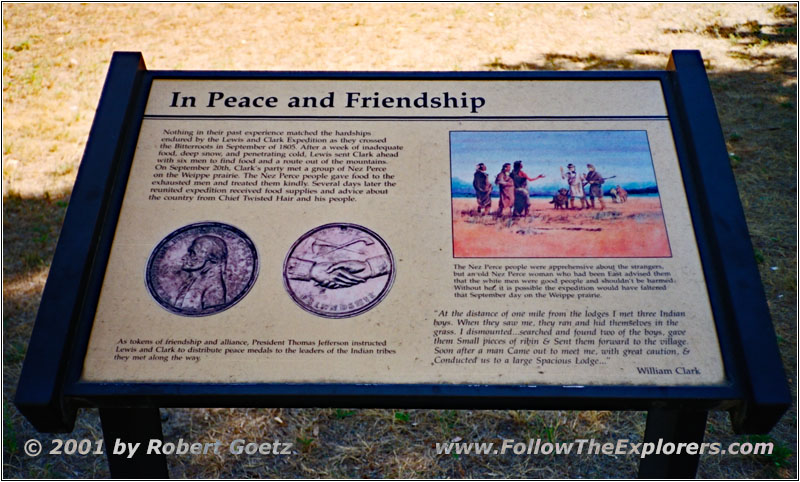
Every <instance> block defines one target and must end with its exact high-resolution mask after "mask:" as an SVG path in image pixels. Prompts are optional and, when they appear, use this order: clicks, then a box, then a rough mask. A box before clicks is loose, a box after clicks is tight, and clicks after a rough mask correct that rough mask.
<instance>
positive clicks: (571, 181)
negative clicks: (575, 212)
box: [560, 163, 586, 209]
mask: <svg viewBox="0 0 800 482" xmlns="http://www.w3.org/2000/svg"><path fill="white" fill-rule="evenodd" d="M560 169H561V179H566V181H567V186H568V187H567V189H569V208H570V209H575V198H578V199H580V200H581V209H584V208H586V193H584V192H583V181H582V179H581V176H579V175H578V172H577V171H575V165H574V164H572V163H570V164H567V172H564V168H563V167H562V168H560Z"/></svg>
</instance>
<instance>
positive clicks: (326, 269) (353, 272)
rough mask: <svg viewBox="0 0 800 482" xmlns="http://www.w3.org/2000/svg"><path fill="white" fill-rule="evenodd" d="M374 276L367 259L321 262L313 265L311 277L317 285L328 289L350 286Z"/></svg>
mask: <svg viewBox="0 0 800 482" xmlns="http://www.w3.org/2000/svg"><path fill="white" fill-rule="evenodd" d="M372 277H373V276H372V270H371V269H370V267H369V264H368V263H367V262H366V261H358V260H347V261H339V262H337V263H332V262H321V263H314V266H312V267H311V279H312V280H314V282H315V284H316V285H317V286H322V287H323V288H328V289H337V288H349V287H350V286H354V285H357V284H359V283H363V282H365V281H367V280H368V279H370V278H372Z"/></svg>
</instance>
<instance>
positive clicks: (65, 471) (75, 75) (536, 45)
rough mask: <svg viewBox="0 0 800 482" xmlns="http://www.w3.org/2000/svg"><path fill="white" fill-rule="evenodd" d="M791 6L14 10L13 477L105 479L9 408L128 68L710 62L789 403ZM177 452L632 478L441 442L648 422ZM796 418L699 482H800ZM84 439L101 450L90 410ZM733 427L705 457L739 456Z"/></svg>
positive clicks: (629, 472) (537, 417)
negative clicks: (35, 442)
mask: <svg viewBox="0 0 800 482" xmlns="http://www.w3.org/2000/svg"><path fill="white" fill-rule="evenodd" d="M796 15H797V14H796V6H795V5H794V4H783V5H782V4H701V5H698V4H665V5H655V4H627V5H615V4H594V5H582V4H555V5H547V4H532V5H515V4H500V5H494V4H470V5H461V4H413V5H404V4H358V5H347V4H338V5H329V4H310V5H309V4H305V5H288V4H287V5H268V4H266V5H265V4H238V5H226V4H198V5H192V4H153V5H141V4H140V5H116V4H90V5H79V4H68V5H44V4H3V114H4V121H5V122H4V123H3V127H4V129H3V154H2V155H3V158H2V159H3V200H4V203H3V215H4V218H3V227H4V240H3V265H4V266H3V281H4V286H3V327H4V336H3V348H4V360H3V373H4V380H3V419H4V420H3V421H4V424H3V441H4V447H3V462H4V467H3V475H4V476H5V477H30V478H44V477H106V476H108V469H107V465H106V462H105V458H104V457H97V456H94V457H77V456H73V457H60V458H59V457H52V456H43V457H39V458H37V459H33V460H31V459H28V458H27V457H25V456H24V454H22V451H21V447H22V443H23V442H24V441H25V440H27V439H29V438H34V437H39V438H42V439H43V438H44V437H43V436H41V435H39V434H37V433H36V432H35V431H34V430H33V429H32V427H31V426H30V424H28V423H27V422H26V421H25V420H24V419H23V418H22V417H21V415H20V414H19V413H18V412H17V411H16V409H15V408H14V406H13V404H12V402H11V400H12V398H13V393H14V390H15V386H16V383H17V379H18V376H19V371H20V367H21V363H22V359H23V357H24V353H25V348H26V344H27V340H28V337H29V335H30V331H31V327H32V324H33V319H34V316H35V311H36V307H37V305H38V302H39V297H40V293H41V290H42V287H43V284H44V280H45V278H46V275H47V270H48V267H49V264H50V261H51V259H52V253H53V249H54V246H55V242H56V238H57V233H58V230H59V226H60V223H61V219H62V218H63V213H64V208H65V206H66V203H67V202H68V200H69V192H70V188H71V186H72V184H73V182H74V179H75V175H76V171H77V166H78V163H79V161H80V156H81V153H82V151H83V147H84V144H85V141H86V136H87V134H88V130H89V126H90V123H91V120H92V117H93V114H94V109H95V107H96V104H97V100H98V97H99V93H100V88H101V86H102V82H103V79H104V75H105V70H106V68H107V66H108V62H109V60H110V58H111V54H112V52H113V51H115V50H138V51H142V52H143V53H144V57H145V59H146V61H147V63H148V67H149V68H151V69H202V70H206V69H246V70H423V71H424V70H492V69H508V70H528V69H570V70H582V69H662V68H663V67H664V65H665V64H666V60H667V57H668V54H669V50H671V49H681V48H691V49H694V48H696V49H700V50H701V51H702V52H703V56H704V58H705V59H706V61H707V67H708V68H709V74H710V77H711V83H712V89H713V90H714V95H715V98H716V100H717V108H718V111H719V113H720V117H721V120H722V125H723V128H724V130H725V135H726V139H727V141H728V148H729V151H730V152H731V164H732V166H733V168H734V173H735V175H736V180H737V183H738V185H739V189H740V195H741V197H742V201H743V204H744V208H745V214H746V216H747V220H748V223H749V226H750V231H751V236H752V240H753V244H754V246H755V249H756V257H757V259H758V260H759V267H760V268H761V277H762V281H763V284H764V287H765V290H766V294H767V298H768V300H769V305H770V310H771V313H772V316H773V321H774V323H775V325H776V331H777V333H778V336H779V338H778V340H779V345H780V349H781V353H782V355H783V358H784V363H785V365H786V367H787V371H788V376H789V379H790V381H791V385H792V387H793V388H792V389H793V393H795V394H796V376H797V369H796V365H797V358H796V351H797V330H796V320H797V311H796V300H797V285H796V273H797V256H796V254H797V239H796V228H797V225H796V210H797V205H796V194H797V185H796V175H797V159H796V152H797V144H796V138H797V132H796V125H797V116H796V112H797V106H796V103H795V101H796V96H797V71H796V63H797V42H796V37H797V21H796ZM162 413H163V414H164V417H165V422H164V430H165V435H166V437H167V438H168V439H170V440H176V439H177V438H179V437H183V438H184V439H186V440H190V441H206V440H210V439H214V438H220V439H222V440H226V441H227V440H231V439H233V438H236V437H241V438H246V439H249V440H274V439H275V438H277V439H279V440H282V441H290V442H294V443H295V444H296V448H297V452H298V453H297V454H295V455H291V456H283V457H264V456H252V457H236V458H233V457H230V456H220V457H217V456H173V457H170V458H169V463H170V473H171V475H172V476H173V477H256V476H258V477H536V478H546V477H631V476H634V475H635V473H636V464H637V461H636V460H635V459H633V458H629V457H619V458H613V457H578V456H575V457H572V456H570V457H561V458H558V459H556V458H554V457H519V456H503V457H500V456H498V457H481V458H479V457H471V456H462V457H459V458H455V457H451V456H436V455H435V454H434V453H433V452H432V449H431V446H432V444H434V443H435V442H437V441H445V440H452V439H454V438H455V437H461V438H462V439H463V440H465V441H472V440H477V441H494V440H498V439H500V438H514V439H527V438H529V437H542V438H547V437H552V438H554V439H555V440H559V441H568V440H572V439H574V438H585V437H592V436H596V437H599V438H603V439H611V438H612V437H617V436H619V435H625V436H627V437H629V438H631V439H634V440H638V439H641V436H642V433H643V428H644V415H643V414H642V413H625V412H534V411H442V410H410V411H393V410H352V411H351V410H331V409H313V410H299V409H297V410H296V409H292V410H289V409H282V410H281V409H248V410H244V409H237V410H232V409H204V410H201V409H192V410H188V409H170V410H164V411H163V412H162ZM796 431H797V411H796V407H793V408H792V409H791V411H790V412H789V413H787V414H786V416H784V418H783V419H782V421H781V422H780V424H778V425H777V426H776V427H775V429H773V431H772V433H771V434H770V437H771V439H772V440H774V441H776V442H777V444H778V445H779V446H781V447H783V448H784V449H786V450H788V454H786V455H783V456H776V457H772V458H759V457H746V456H725V457H709V456H704V457H703V458H702V459H701V463H700V469H699V473H698V475H699V476H701V477H723V478H746V477H756V478H757V477H784V478H796V477H797V471H796V467H795V465H796V461H797V457H796V450H797V439H796ZM70 436H71V437H74V438H79V439H80V438H91V439H98V438H100V437H101V431H100V429H99V423H98V418H97V414H96V411H93V410H90V411H83V412H81V414H80V417H79V419H78V423H77V425H76V430H75V431H74V432H73V433H72V434H71V435H70ZM740 439H741V437H739V436H736V435H734V434H732V433H731V431H730V424H729V422H728V420H727V416H726V415H725V414H724V413H714V414H712V415H711V417H710V423H709V424H708V430H707V433H706V440H707V441H711V442H714V441H720V442H723V443H728V442H731V441H736V440H740Z"/></svg>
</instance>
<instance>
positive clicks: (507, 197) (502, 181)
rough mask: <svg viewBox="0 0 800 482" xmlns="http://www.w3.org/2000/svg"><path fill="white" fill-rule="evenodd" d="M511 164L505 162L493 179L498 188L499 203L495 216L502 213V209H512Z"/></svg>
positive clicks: (512, 185) (512, 184)
mask: <svg viewBox="0 0 800 482" xmlns="http://www.w3.org/2000/svg"><path fill="white" fill-rule="evenodd" d="M509 172H511V164H509V163H508V162H506V163H505V164H503V167H502V168H501V169H500V172H499V173H498V174H497V177H496V178H495V179H494V183H495V184H497V189H499V190H500V205H499V206H498V207H497V216H498V217H500V216H502V215H503V209H505V208H508V210H509V212H511V211H513V209H514V180H513V179H511V176H509V174H508V173H509Z"/></svg>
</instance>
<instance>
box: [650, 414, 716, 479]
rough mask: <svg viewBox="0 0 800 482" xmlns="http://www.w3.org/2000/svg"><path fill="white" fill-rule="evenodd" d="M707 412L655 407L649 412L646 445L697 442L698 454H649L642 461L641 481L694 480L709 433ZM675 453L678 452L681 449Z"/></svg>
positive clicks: (682, 452)
mask: <svg viewBox="0 0 800 482" xmlns="http://www.w3.org/2000/svg"><path fill="white" fill-rule="evenodd" d="M707 417H708V411H706V410H680V409H666V408H653V409H650V410H649V411H648V412H647V427H646V428H645V431H644V441H645V443H647V442H651V443H654V444H656V447H658V445H659V439H660V440H661V445H662V446H663V445H666V444H667V443H673V444H675V445H677V444H678V443H680V442H684V443H692V442H694V443H697V445H698V446H697V450H696V452H697V453H696V454H695V455H691V454H687V453H685V449H683V450H681V453H680V454H677V453H673V454H672V455H664V454H661V455H655V454H653V455H648V456H647V457H645V458H644V459H642V460H641V462H639V478H640V479H691V478H694V477H695V475H696V474H697V464H698V462H699V461H700V454H699V450H700V444H701V443H702V442H703V436H704V435H705V431H706V418H707ZM675 452H677V447H676V450H675Z"/></svg>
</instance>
